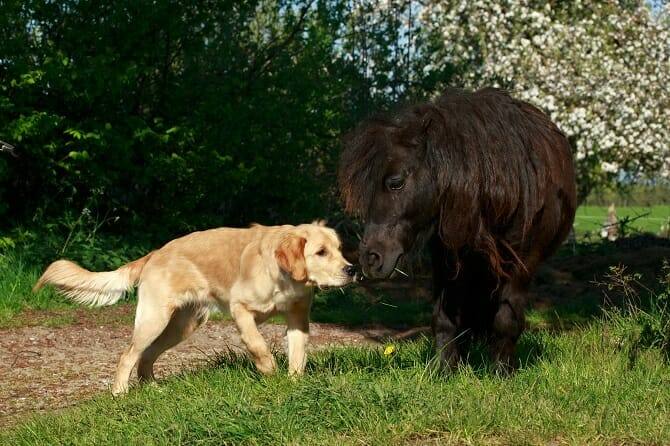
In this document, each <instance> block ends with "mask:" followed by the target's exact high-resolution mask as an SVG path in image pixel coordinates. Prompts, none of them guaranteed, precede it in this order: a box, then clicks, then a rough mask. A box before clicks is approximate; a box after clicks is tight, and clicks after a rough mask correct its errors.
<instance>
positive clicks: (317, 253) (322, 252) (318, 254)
mask: <svg viewBox="0 0 670 446" xmlns="http://www.w3.org/2000/svg"><path fill="white" fill-rule="evenodd" d="M316 255H317V256H319V257H323V256H325V255H326V248H321V249H319V250H318V251H317V252H316Z"/></svg>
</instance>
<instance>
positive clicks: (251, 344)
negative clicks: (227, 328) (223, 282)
mask: <svg viewBox="0 0 670 446" xmlns="http://www.w3.org/2000/svg"><path fill="white" fill-rule="evenodd" d="M230 314H231V316H232V317H233V320H234V321H235V325H237V329H238V330H239V331H240V337H241V338H242V342H244V345H246V346H247V349H248V350H249V353H251V356H252V357H253V360H254V364H256V368H257V369H258V371H259V372H261V373H262V374H264V375H270V374H272V373H273V372H274V371H275V368H276V363H275V359H274V357H273V356H272V353H271V352H270V349H268V345H267V344H266V343H265V339H263V335H261V333H260V331H258V327H257V326H256V321H255V320H254V314H253V313H252V312H250V311H249V310H247V309H246V308H245V307H244V305H241V304H237V305H231V307H230Z"/></svg>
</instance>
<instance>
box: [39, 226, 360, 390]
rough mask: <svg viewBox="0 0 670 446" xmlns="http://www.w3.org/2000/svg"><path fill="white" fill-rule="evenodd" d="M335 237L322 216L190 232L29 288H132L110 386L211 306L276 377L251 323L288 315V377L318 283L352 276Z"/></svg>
mask: <svg viewBox="0 0 670 446" xmlns="http://www.w3.org/2000/svg"><path fill="white" fill-rule="evenodd" d="M348 267H350V264H349V263H348V262H347V261H346V260H345V259H344V258H343V257H342V254H341V251H340V241H339V239H338V237H337V235H336V234H335V231H333V230H332V229H330V228H327V227H325V226H324V225H323V223H321V222H318V223H316V222H315V223H314V224H309V225H300V226H289V225H285V226H270V227H268V226H260V225H256V226H252V227H251V228H246V229H233V228H218V229H211V230H208V231H201V232H194V233H192V234H189V235H186V236H184V237H181V238H179V239H176V240H173V241H171V242H170V243H168V244H166V245H165V246H163V247H162V248H160V249H158V250H156V251H153V252H151V253H149V254H147V255H146V256H144V257H142V258H140V259H138V260H135V261H133V262H131V263H129V264H127V265H124V266H122V267H121V268H119V269H117V270H115V271H108V272H99V273H96V272H91V271H87V270H86V269H84V268H81V267H79V266H77V265H76V264H75V263H73V262H70V261H68V260H58V261H56V262H54V263H52V264H51V265H49V267H48V268H47V269H46V271H45V272H44V274H43V275H42V277H40V279H39V280H38V282H37V284H36V285H35V290H37V289H39V288H40V287H42V286H43V285H47V284H49V285H53V286H55V287H56V289H57V290H59V291H60V292H61V293H62V294H64V295H65V296H67V297H69V298H71V299H73V300H75V301H76V302H79V303H83V304H87V305H94V306H102V305H111V304H113V303H115V302H117V301H118V300H119V299H121V298H122V297H123V296H124V294H125V292H126V291H127V290H129V289H131V288H132V287H133V286H135V285H136V284H137V285H138V304H137V312H136V315H135V329H134V333H133V338H132V341H131V344H130V346H129V348H128V349H127V350H126V351H125V352H124V353H123V355H121V358H120V360H119V364H118V367H117V371H116V377H115V380H114V385H113V387H112V392H113V393H114V394H119V393H123V392H125V391H127V389H128V380H129V377H130V372H131V371H132V369H133V367H134V366H135V365H136V364H137V373H138V377H139V378H140V379H141V380H149V379H152V378H153V364H154V362H155V361H156V359H157V358H158V356H160V355H161V354H162V353H163V352H164V351H165V350H167V349H169V348H171V347H174V346H175V345H177V344H178V343H179V342H181V341H182V340H184V339H186V338H187V337H188V336H189V335H190V334H191V333H193V331H195V330H196V329H197V328H198V327H199V326H200V325H201V324H203V323H204V322H205V321H206V320H207V316H208V314H209V308H210V307H211V306H212V305H216V306H218V307H220V308H221V309H224V310H229V311H230V314H231V316H232V317H233V320H234V321H235V324H236V325H237V328H238V329H239V331H240V336H241V338H242V341H243V342H244V344H245V345H246V346H247V349H248V350H249V352H250V353H251V356H252V358H253V360H254V363H255V364H256V367H257V368H258V370H259V371H261V372H262V373H266V374H267V373H272V372H273V371H274V369H275V367H276V366H275V361H274V358H273V357H272V354H271V352H270V350H269V349H268V346H267V344H266V343H265V340H264V339H263V337H262V336H261V334H260V332H259V331H258V328H257V324H259V323H261V322H263V321H265V320H266V319H267V318H269V317H270V316H272V315H274V314H277V313H281V314H284V315H285V316H286V321H287V326H288V327H287V337H288V344H289V351H288V359H289V373H291V374H301V373H303V371H304V368H305V363H306V353H305V349H306V344H307V339H308V333H309V310H310V306H311V302H312V294H313V288H314V286H319V287H328V286H343V285H345V284H347V283H349V282H351V280H352V279H353V278H352V277H351V274H348Z"/></svg>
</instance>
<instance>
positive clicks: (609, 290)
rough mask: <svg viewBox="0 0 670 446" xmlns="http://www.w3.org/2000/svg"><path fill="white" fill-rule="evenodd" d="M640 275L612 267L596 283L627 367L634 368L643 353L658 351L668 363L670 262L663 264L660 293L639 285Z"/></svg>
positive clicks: (669, 352)
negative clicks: (628, 360)
mask: <svg viewBox="0 0 670 446" xmlns="http://www.w3.org/2000/svg"><path fill="white" fill-rule="evenodd" d="M640 278H641V276H640V275H639V273H632V274H631V273H629V272H627V271H626V268H625V267H622V266H613V267H610V271H609V273H608V274H606V275H605V282H603V283H599V285H601V286H602V287H603V289H604V291H605V296H606V297H607V300H608V303H610V304H612V303H615V302H616V303H618V305H611V306H609V307H608V308H607V309H606V311H605V314H606V317H607V318H608V319H609V321H610V322H611V324H610V325H611V326H612V327H613V328H614V331H615V332H616V335H617V337H618V339H619V346H620V347H622V348H625V349H627V351H628V355H629V359H630V363H631V365H632V364H635V362H636V360H637V358H638V356H639V354H640V352H641V351H643V350H648V349H658V350H659V351H660V352H661V353H662V355H663V357H664V359H665V360H666V361H668V362H670V262H669V261H668V260H665V261H664V262H663V267H662V274H661V277H660V278H659V289H657V290H652V289H649V288H647V287H645V286H644V285H643V284H642V283H641V282H640Z"/></svg>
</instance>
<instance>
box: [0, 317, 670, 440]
mask: <svg viewBox="0 0 670 446" xmlns="http://www.w3.org/2000/svg"><path fill="white" fill-rule="evenodd" d="M383 350H384V347H383V346H380V347H378V348H360V347H359V348H354V347H348V348H337V349H331V350H328V351H323V352H320V353H318V354H315V355H312V356H311V358H310V360H309V364H308V374H307V375H306V376H305V377H303V378H302V379H300V380H297V381H294V380H291V379H289V378H288V377H287V376H286V370H285V360H284V358H282V361H281V365H282V370H281V371H280V372H279V373H278V374H276V375H275V376H271V377H260V376H258V375H257V374H256V373H255V372H254V371H253V367H251V366H250V364H249V363H248V361H247V360H246V359H244V358H242V357H223V358H221V359H220V360H219V361H218V362H217V363H216V364H212V366H211V367H208V368H205V369H202V370H199V371H194V372H190V373H184V374H182V375H181V376H177V377H173V378H171V379H169V380H167V381H165V382H162V383H160V384H159V385H158V386H143V387H139V388H136V389H133V390H131V393H130V394H129V395H128V396H127V397H124V398H117V399H114V398H112V397H110V396H108V395H101V396H99V397H97V398H95V399H93V400H91V401H89V402H86V403H84V404H81V405H80V406H78V407H77V408H74V409H70V410H65V411H62V412H60V413H57V414H51V415H47V416H41V417H37V418H34V419H33V420H31V421H28V422H26V423H24V424H22V425H20V426H18V427H17V428H15V429H14V430H12V431H9V432H6V433H4V434H1V436H0V442H1V443H3V444H12V445H34V444H72V445H78V444H81V445H85V444H142V445H162V444H202V445H209V444H211V445H220V444H296V445H298V444H338V445H339V444H371V445H389V444H427V443H431V442H434V443H435V444H546V443H552V444H621V443H646V444H665V443H668V442H670V367H668V365H667V364H666V363H664V362H663V361H662V360H661V359H660V357H659V353H658V352H657V351H654V350H650V351H645V352H643V353H642V354H641V355H640V356H639V357H638V358H637V361H636V362H635V363H634V364H632V365H631V363H630V361H629V358H628V356H627V354H626V352H625V351H624V350H622V349H620V348H619V340H618V338H617V336H616V335H615V334H613V333H611V332H610V330H609V327H608V325H607V324H606V323H603V322H596V323H592V324H590V325H589V326H584V327H582V329H580V330H572V331H568V332H564V333H560V334H558V335H556V334H551V333H549V332H546V331H538V332H527V333H526V334H525V335H524V336H523V338H522V340H521V343H520V350H521V358H522V361H523V363H524V366H523V368H522V369H521V370H520V371H519V372H518V373H517V374H515V375H514V376H512V377H510V378H501V377H498V376H496V375H495V374H493V373H491V372H490V368H489V365H488V364H487V362H486V361H485V360H483V359H482V358H481V357H480V356H479V355H480V353H475V354H474V355H473V356H471V357H470V358H469V361H468V363H467V364H466V365H464V366H463V367H462V368H461V369H460V370H459V371H458V372H456V373H454V374H452V375H441V374H439V373H436V372H434V369H433V367H432V366H431V364H430V361H431V358H432V345H431V343H430V342H429V341H428V340H426V339H422V340H418V341H412V342H406V343H400V344H397V345H396V353H395V354H393V355H390V356H386V355H384V353H383Z"/></svg>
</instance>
